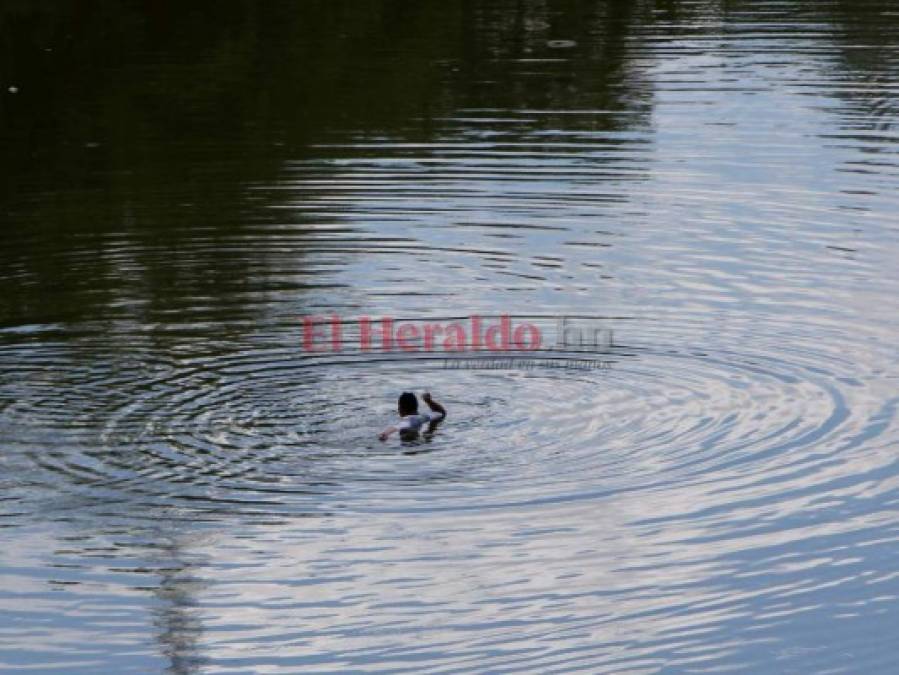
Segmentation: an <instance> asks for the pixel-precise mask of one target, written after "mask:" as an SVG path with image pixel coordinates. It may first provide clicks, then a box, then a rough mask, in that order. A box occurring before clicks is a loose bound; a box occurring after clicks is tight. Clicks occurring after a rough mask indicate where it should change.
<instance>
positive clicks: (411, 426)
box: [378, 391, 446, 441]
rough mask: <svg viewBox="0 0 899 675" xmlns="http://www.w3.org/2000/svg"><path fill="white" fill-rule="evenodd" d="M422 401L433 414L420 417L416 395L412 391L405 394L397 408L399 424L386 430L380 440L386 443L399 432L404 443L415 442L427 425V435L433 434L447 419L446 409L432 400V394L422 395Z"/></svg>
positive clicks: (428, 413)
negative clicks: (392, 435) (394, 433)
mask: <svg viewBox="0 0 899 675" xmlns="http://www.w3.org/2000/svg"><path fill="white" fill-rule="evenodd" d="M421 400H422V401H424V402H425V403H427V404H428V407H429V408H430V409H431V412H427V413H424V414H423V415H419V414H418V399H417V398H416V397H415V394H413V393H412V392H411V391H406V392H403V393H402V394H401V395H400V400H399V403H398V406H397V407H398V412H399V414H400V420H399V422H397V423H396V424H394V425H391V426H389V427H387V428H386V429H384V431H382V432H381V434H380V435H379V436H378V438H379V439H380V440H382V441H386V440H387V439H388V438H390V435H391V434H392V433H393V432H394V431H399V432H400V438H401V439H403V440H404V441H409V440H414V439H415V438H417V437H418V432H419V431H420V430H421V428H422V427H423V426H424V425H425V424H427V425H428V430H427V431H426V432H425V435H427V434H431V433H433V431H434V429H436V428H437V425H438V424H440V423H441V422H442V421H443V419H444V418H445V417H446V408H444V407H443V406H442V405H440V404H439V403H437V401H435V400H434V399H433V398H431V394H429V393H428V392H425V393H424V394H422V395H421Z"/></svg>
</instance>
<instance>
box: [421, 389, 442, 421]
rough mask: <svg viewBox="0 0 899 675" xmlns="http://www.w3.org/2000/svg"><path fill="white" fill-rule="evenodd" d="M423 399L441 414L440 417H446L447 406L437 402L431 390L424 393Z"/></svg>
mask: <svg viewBox="0 0 899 675" xmlns="http://www.w3.org/2000/svg"><path fill="white" fill-rule="evenodd" d="M421 400H422V401H424V402H425V403H427V404H428V407H429V408H430V409H431V410H433V411H434V412H435V413H439V414H440V418H439V419H443V418H444V417H446V408H444V407H443V406H442V405H440V404H439V403H437V401H435V400H434V399H433V398H431V394H430V392H427V391H426V392H425V393H424V394H422V395H421Z"/></svg>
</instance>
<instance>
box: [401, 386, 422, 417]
mask: <svg viewBox="0 0 899 675" xmlns="http://www.w3.org/2000/svg"><path fill="white" fill-rule="evenodd" d="M398 408H399V411H400V417H405V416H406V415H414V414H416V413H417V412H418V399H417V398H416V397H415V394H413V393H412V392H411V391H404V392H403V393H402V394H400V400H399V404H398Z"/></svg>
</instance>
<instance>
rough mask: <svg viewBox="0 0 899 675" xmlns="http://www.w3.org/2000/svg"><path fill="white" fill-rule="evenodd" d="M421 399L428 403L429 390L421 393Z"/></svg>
mask: <svg viewBox="0 0 899 675" xmlns="http://www.w3.org/2000/svg"><path fill="white" fill-rule="evenodd" d="M421 400H422V401H424V402H425V403H428V402H429V401H430V400H431V392H429V391H426V392H425V393H423V394H422V395H421Z"/></svg>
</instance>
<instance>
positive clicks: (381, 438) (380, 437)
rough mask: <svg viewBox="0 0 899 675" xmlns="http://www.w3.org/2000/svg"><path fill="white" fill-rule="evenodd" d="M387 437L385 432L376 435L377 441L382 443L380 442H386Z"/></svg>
mask: <svg viewBox="0 0 899 675" xmlns="http://www.w3.org/2000/svg"><path fill="white" fill-rule="evenodd" d="M387 437H388V434H387V432H386V431H383V432H381V433H380V434H378V440H379V441H382V442H383V441H386V440H387Z"/></svg>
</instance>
